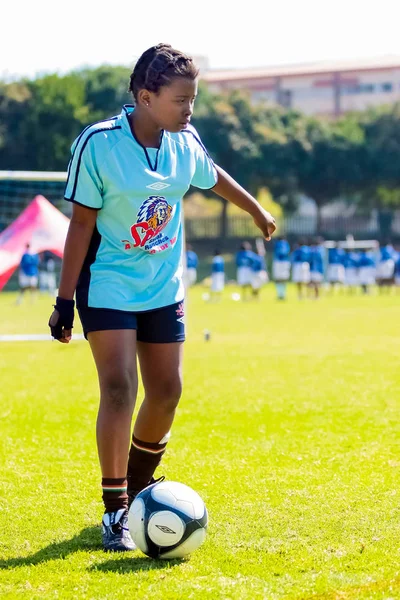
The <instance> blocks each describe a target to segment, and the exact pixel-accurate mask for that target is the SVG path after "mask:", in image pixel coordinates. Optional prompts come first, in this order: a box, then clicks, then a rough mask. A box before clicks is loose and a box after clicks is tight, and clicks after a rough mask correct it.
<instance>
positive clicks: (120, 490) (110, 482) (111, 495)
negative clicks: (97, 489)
mask: <svg viewBox="0 0 400 600" xmlns="http://www.w3.org/2000/svg"><path fill="white" fill-rule="evenodd" d="M101 487H102V488H103V502H104V506H105V509H106V510H105V512H115V511H117V510H119V509H120V508H128V494H127V491H126V488H127V481H126V477H121V478H118V479H112V478H110V477H103V479H102V480H101Z"/></svg>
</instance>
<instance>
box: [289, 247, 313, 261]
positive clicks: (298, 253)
mask: <svg viewBox="0 0 400 600" xmlns="http://www.w3.org/2000/svg"><path fill="white" fill-rule="evenodd" d="M309 259H310V248H309V247H308V246H299V248H295V250H293V254H292V262H293V263H304V262H308V261H309Z"/></svg>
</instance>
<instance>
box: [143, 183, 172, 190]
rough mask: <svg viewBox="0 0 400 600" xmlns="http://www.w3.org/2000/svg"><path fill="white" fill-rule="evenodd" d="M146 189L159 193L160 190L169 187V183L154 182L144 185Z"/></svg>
mask: <svg viewBox="0 0 400 600" xmlns="http://www.w3.org/2000/svg"><path fill="white" fill-rule="evenodd" d="M146 187H147V188H150V189H151V190H156V191H157V192H159V191H160V190H164V189H165V188H167V187H171V184H170V183H163V182H162V181H156V182H155V183H151V184H150V185H146Z"/></svg>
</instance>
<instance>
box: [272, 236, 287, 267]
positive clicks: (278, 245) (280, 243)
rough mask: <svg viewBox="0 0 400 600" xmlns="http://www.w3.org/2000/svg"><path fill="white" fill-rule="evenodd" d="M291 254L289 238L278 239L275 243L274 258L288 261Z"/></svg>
mask: <svg viewBox="0 0 400 600" xmlns="http://www.w3.org/2000/svg"><path fill="white" fill-rule="evenodd" d="M289 255H290V246H289V242H288V241H287V240H276V242H275V244H274V260H277V261H280V262H283V261H288V260H289Z"/></svg>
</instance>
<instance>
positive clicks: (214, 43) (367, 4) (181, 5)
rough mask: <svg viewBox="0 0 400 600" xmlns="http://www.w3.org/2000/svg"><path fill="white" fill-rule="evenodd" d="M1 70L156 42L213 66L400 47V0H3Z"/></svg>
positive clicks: (124, 51)
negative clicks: (206, 60) (172, 47)
mask: <svg viewBox="0 0 400 600" xmlns="http://www.w3.org/2000/svg"><path fill="white" fill-rule="evenodd" d="M0 11H1V12H0V18H1V21H2V27H1V35H0V78H8V79H9V78H14V77H19V76H28V77H34V76H37V75H40V74H43V73H53V72H59V73H65V72H67V71H70V70H72V69H76V68H79V67H82V66H98V65H100V64H120V65H129V66H131V65H133V64H134V62H135V60H136V59H137V58H138V57H139V56H140V54H141V53H142V52H144V50H146V49H147V48H148V47H150V46H152V45H154V44H157V43H159V42H165V43H170V44H171V45H172V46H174V47H175V48H178V49H179V50H183V51H184V52H187V53H188V54H191V55H193V56H205V57H207V58H208V61H209V65H210V67H211V68H213V69H221V68H246V67H257V66H270V65H280V64H296V63H304V62H314V61H324V60H334V59H346V58H349V59H353V58H368V57H376V56H385V55H399V56H400V35H399V18H400V2H399V0H379V1H377V0H369V1H365V0H364V1H363V2H361V1H360V0H336V1H332V0H303V1H299V0H274V1H272V0H244V1H243V0H242V1H241V0H237V1H235V0H231V1H227V0H197V2H194V1H193V0H186V1H184V0H180V1H179V0H163V1H161V0H141V1H140V0H136V2H133V1H129V0H128V1H126V2H110V1H109V2H104V0H103V2H102V0H97V2H94V1H93V0H66V1H64V2H60V0H51V1H50V0H36V1H35V2H32V0H19V1H18V2H16V1H12V0H4V2H3V3H1V8H0Z"/></svg>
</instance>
